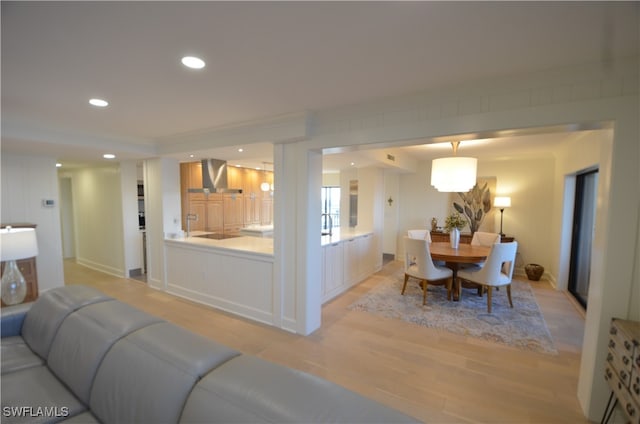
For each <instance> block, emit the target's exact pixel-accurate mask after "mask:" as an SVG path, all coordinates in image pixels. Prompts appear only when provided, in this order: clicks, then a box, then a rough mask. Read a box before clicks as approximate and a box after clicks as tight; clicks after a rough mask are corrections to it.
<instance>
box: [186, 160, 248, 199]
mask: <svg viewBox="0 0 640 424" xmlns="http://www.w3.org/2000/svg"><path fill="white" fill-rule="evenodd" d="M227 184H228V183H227V161H225V160H221V159H202V187H194V188H190V189H189V193H205V194H209V193H242V189H239V188H229V187H228V185H227Z"/></svg>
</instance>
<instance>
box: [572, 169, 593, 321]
mask: <svg viewBox="0 0 640 424" xmlns="http://www.w3.org/2000/svg"><path fill="white" fill-rule="evenodd" d="M597 191H598V170H597V169H596V170H594V171H588V172H584V173H582V174H578V175H577V176H576V197H575V205H574V211H573V233H572V238H571V262H570V267H569V292H570V293H571V294H572V295H573V296H574V297H575V298H576V299H577V300H578V302H580V304H581V305H582V306H583V307H584V308H585V309H587V299H588V297H589V278H590V271H591V244H592V241H593V234H594V230H595V228H594V227H595V222H596V219H595V217H596V198H597Z"/></svg>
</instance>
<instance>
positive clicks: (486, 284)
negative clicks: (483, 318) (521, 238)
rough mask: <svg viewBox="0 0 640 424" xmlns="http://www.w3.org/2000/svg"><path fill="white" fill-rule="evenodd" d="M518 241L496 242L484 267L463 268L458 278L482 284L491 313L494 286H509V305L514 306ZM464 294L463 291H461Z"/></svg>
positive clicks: (488, 309)
mask: <svg viewBox="0 0 640 424" xmlns="http://www.w3.org/2000/svg"><path fill="white" fill-rule="evenodd" d="M517 250H518V242H516V241H514V242H511V243H496V244H494V245H493V246H491V252H489V256H487V260H486V262H485V263H484V266H483V267H482V268H473V269H461V270H459V271H458V274H457V278H458V280H460V281H462V280H465V281H470V282H472V283H476V284H480V285H481V286H483V288H485V289H486V291H487V311H488V312H489V313H491V294H492V289H493V288H494V287H501V286H507V297H508V298H509V306H511V307H512V308H513V301H512V300H511V279H512V278H513V269H514V267H515V262H516V252H517ZM460 296H462V292H461V293H460Z"/></svg>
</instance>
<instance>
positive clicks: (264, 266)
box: [165, 237, 274, 325]
mask: <svg viewBox="0 0 640 424" xmlns="http://www.w3.org/2000/svg"><path fill="white" fill-rule="evenodd" d="M165 253H166V261H167V273H166V275H167V292H169V293H171V294H175V295H177V296H181V297H184V298H187V299H189V300H192V301H194V302H198V303H203V304H205V305H210V306H213V307H216V308H219V309H222V310H225V311H228V312H231V313H234V314H237V315H241V316H244V317H246V318H250V319H253V320H256V321H260V322H264V323H267V324H271V325H273V324H274V306H273V303H274V299H273V292H274V283H273V240H272V239H267V238H259V237H236V238H231V239H226V240H211V239H207V238H197V237H189V238H183V239H172V240H169V239H167V240H165Z"/></svg>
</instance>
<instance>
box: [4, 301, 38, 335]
mask: <svg viewBox="0 0 640 424" xmlns="http://www.w3.org/2000/svg"><path fill="white" fill-rule="evenodd" d="M32 306H33V302H27V303H21V304H19V305H12V306H5V307H4V308H2V310H1V311H2V312H1V315H2V319H1V320H0V323H1V325H0V327H1V329H0V333H1V334H2V337H12V336H19V335H20V334H22V323H23V322H24V319H25V317H26V316H27V312H29V310H30V309H31V307H32Z"/></svg>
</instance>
